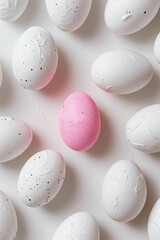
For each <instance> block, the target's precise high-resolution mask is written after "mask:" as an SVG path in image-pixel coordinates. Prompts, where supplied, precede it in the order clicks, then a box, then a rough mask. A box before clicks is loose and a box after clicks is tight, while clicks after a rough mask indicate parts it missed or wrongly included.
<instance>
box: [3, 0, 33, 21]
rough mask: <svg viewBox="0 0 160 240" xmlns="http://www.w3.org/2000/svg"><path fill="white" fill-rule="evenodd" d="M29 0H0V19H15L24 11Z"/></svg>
mask: <svg viewBox="0 0 160 240" xmlns="http://www.w3.org/2000/svg"><path fill="white" fill-rule="evenodd" d="M28 2H29V0H1V1H0V19H1V20H4V21H15V20H16V19H17V18H19V17H20V16H21V15H22V14H23V12H24V11H25V9H26V7H27V5H28Z"/></svg>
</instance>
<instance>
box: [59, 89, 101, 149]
mask: <svg viewBox="0 0 160 240" xmlns="http://www.w3.org/2000/svg"><path fill="white" fill-rule="evenodd" d="M59 128H60V133H61V137H62V139H63V140H64V142H65V143H66V145H67V146H68V147H70V148H71V149H73V150H76V151H85V150H88V149H89V148H91V147H92V146H93V145H94V144H95V142H96V141H97V139H98V136H99V133H100V129H101V119H100V114H99V111H98V108H97V106H96V104H95V103H94V101H93V100H92V98H91V97H90V96H88V95H87V94H86V93H83V92H74V93H72V94H71V95H69V96H68V97H67V99H66V100H65V102H64V104H63V105H62V107H61V111H60V117H59Z"/></svg>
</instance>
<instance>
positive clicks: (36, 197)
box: [18, 150, 66, 207]
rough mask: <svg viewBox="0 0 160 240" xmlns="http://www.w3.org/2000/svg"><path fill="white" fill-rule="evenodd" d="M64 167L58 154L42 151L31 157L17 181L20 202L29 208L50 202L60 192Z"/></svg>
mask: <svg viewBox="0 0 160 240" xmlns="http://www.w3.org/2000/svg"><path fill="white" fill-rule="evenodd" d="M65 172H66V165H65V162H64V160H63V157H62V155H61V154H60V153H58V152H56V151H53V150H43V151H41V152H38V153H36V154H35V155H33V156H32V157H31V158H30V159H29V160H28V161H27V162H26V163H25V165H24V166H23V168H22V170H21V172H20V175H19V179H18V192H19V197H20V200H21V201H22V202H23V203H24V204H25V205H27V206H29V207H40V206H44V205H46V204H47V203H48V202H50V201H51V200H52V199H53V198H54V197H55V196H56V195H57V194H58V192H59V191H60V189H61V187H62V185H63V182H64V178H65Z"/></svg>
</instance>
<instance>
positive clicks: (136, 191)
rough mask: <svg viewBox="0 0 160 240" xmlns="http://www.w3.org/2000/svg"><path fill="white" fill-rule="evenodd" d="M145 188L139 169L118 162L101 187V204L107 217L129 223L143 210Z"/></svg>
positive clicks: (133, 164) (107, 174) (129, 164)
mask: <svg viewBox="0 0 160 240" xmlns="http://www.w3.org/2000/svg"><path fill="white" fill-rule="evenodd" d="M146 196H147V187H146V182H145V179H144V177H143V175H142V173H141V171H140V169H139V167H138V166H137V165H136V164H135V163H134V162H131V161H128V160H120V161H117V162H116V163H114V164H113V165H112V166H111V167H110V168H109V170H108V171H107V173H106V175H105V177H104V181H103V185H102V202H103V205H104V209H105V211H106V213H107V215H108V216H109V217H110V218H112V219H113V220H115V221H118V222H129V221H131V220H132V219H134V218H135V217H136V216H137V215H138V214H139V213H140V212H141V210H142V209H143V206H144V204H145V201H146Z"/></svg>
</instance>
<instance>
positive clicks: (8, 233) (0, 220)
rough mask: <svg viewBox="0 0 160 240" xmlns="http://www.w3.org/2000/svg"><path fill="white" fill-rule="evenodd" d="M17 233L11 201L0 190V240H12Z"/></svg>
mask: <svg viewBox="0 0 160 240" xmlns="http://www.w3.org/2000/svg"><path fill="white" fill-rule="evenodd" d="M16 233H17V216H16V212H15V209H14V206H13V204H12V202H11V200H10V199H9V198H8V197H7V196H6V194H5V193H4V192H2V191H1V190H0V240H13V239H15V237H16Z"/></svg>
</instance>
